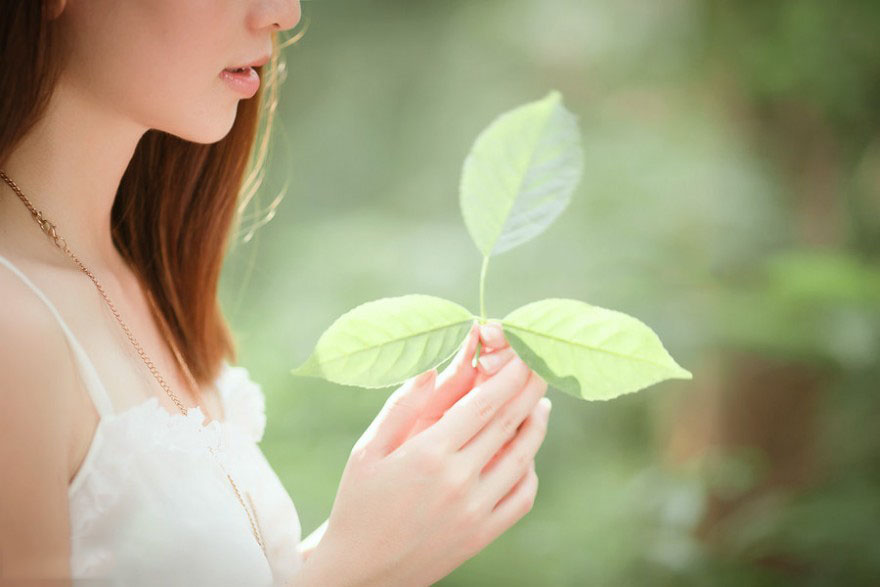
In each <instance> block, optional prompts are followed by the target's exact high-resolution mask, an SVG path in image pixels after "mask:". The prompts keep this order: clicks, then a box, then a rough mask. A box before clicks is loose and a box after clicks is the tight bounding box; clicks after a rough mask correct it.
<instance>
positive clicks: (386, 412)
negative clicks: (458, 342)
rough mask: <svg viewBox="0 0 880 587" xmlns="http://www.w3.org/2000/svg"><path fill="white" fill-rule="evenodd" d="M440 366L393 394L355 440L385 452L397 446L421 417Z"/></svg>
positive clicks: (358, 447)
mask: <svg viewBox="0 0 880 587" xmlns="http://www.w3.org/2000/svg"><path fill="white" fill-rule="evenodd" d="M436 377H437V370H436V369H431V370H429V371H425V372H424V373H422V374H421V375H418V376H417V377H413V378H411V379H408V380H407V381H406V383H404V384H403V385H401V386H400V387H398V388H397V390H396V391H395V392H394V393H392V394H391V396H390V397H389V398H388V400H387V401H386V402H385V405H383V406H382V409H381V410H380V411H379V414H378V415H377V416H376V418H375V419H374V420H373V421H372V423H370V426H369V427H368V428H367V430H366V431H365V432H364V433H363V435H361V437H360V438H359V439H358V441H357V443H356V444H355V450H357V449H361V448H364V449H367V450H369V451H373V452H374V453H375V454H379V455H382V456H385V455H387V454H388V453H389V452H391V451H392V450H394V448H396V446H397V444H399V443H400V440H401V439H402V438H405V437H406V434H407V433H408V432H409V430H410V429H411V428H412V426H413V424H414V423H415V421H416V420H417V419H418V418H419V415H420V414H421V412H422V410H423V409H424V406H425V404H426V403H427V402H428V399H429V398H430V397H431V392H432V391H433V390H434V383H435V381H436Z"/></svg>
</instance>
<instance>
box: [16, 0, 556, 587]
mask: <svg viewBox="0 0 880 587" xmlns="http://www.w3.org/2000/svg"><path fill="white" fill-rule="evenodd" d="M0 2H2V4H0V13H2V14H3V18H2V20H0V48H2V53H0V178H2V180H3V181H0V292H2V294H0V295H2V298H0V299H2V301H3V303H2V304H0V401H2V405H0V430H2V441H0V470H2V471H3V474H2V481H3V482H2V484H0V583H2V582H5V581H13V580H22V579H26V578H33V579H49V578H55V579H66V580H67V581H68V582H69V581H70V580H71V579H73V580H74V581H75V580H77V579H85V578H90V579H92V578H94V579H108V580H110V581H111V584H120V585H138V584H147V585H268V584H276V585H425V584H430V583H432V582H434V581H437V580H439V579H440V578H441V577H443V576H445V575H446V574H448V573H449V572H450V571H452V570H453V569H455V568H456V567H457V566H458V565H460V564H461V563H462V562H463V561H465V560H467V559H468V558H470V557H472V556H473V555H474V554H476V553H477V552H478V551H480V550H481V549H482V548H483V547H485V546H486V545H487V544H489V543H490V542H491V541H493V540H494V539H495V538H496V537H497V536H499V535H500V534H501V533H503V532H504V531H505V530H506V529H507V528H509V527H510V526H511V525H512V524H514V523H515V522H516V521H517V520H518V519H520V518H521V517H522V516H523V515H525V513H526V512H527V511H529V510H530V509H531V506H532V503H533V500H534V498H535V492H536V490H537V477H536V476H535V472H534V460H533V459H534V456H535V454H536V452H537V450H538V447H539V446H540V444H541V442H542V441H543V438H544V433H545V430H546V422H547V413H548V411H549V401H548V400H547V399H546V398H544V399H542V398H543V396H544V395H545V392H546V389H547V385H546V383H545V382H544V381H543V380H542V379H541V378H540V377H539V376H538V375H537V374H535V373H534V372H532V371H531V370H529V369H528V367H527V366H526V365H525V364H524V363H523V362H522V361H521V360H520V359H519V358H517V357H516V356H515V354H514V353H513V351H512V349H511V348H510V347H509V345H507V343H506V341H505V340H504V337H503V334H502V332H501V330H500V328H499V327H498V326H497V325H495V324H488V325H483V326H481V327H477V325H474V327H473V328H472V329H471V332H470V334H469V336H468V340H467V342H466V344H465V345H464V346H463V348H462V350H461V352H460V353H459V354H458V356H457V357H456V358H455V359H454V361H453V362H452V363H451V364H450V366H449V367H448V368H447V369H446V370H445V371H444V372H443V373H441V374H439V375H438V374H437V373H436V371H435V370H433V369H432V370H430V371H428V372H425V373H423V374H422V375H420V376H418V377H415V378H413V379H411V380H409V381H407V382H406V383H405V384H404V385H402V386H401V387H400V388H398V389H397V390H396V391H395V392H394V393H393V394H392V395H391V397H390V398H389V399H388V401H387V402H386V404H385V405H384V407H383V408H382V410H381V411H380V413H379V414H378V416H377V417H376V419H375V420H374V421H373V422H372V423H371V425H370V426H369V428H368V429H367V431H366V432H365V433H364V434H363V435H362V436H361V438H360V439H359V440H358V442H357V443H356V444H355V446H354V448H353V449H352V452H351V456H350V458H349V460H348V463H347V465H346V467H345V470H344V473H343V476H342V479H341V482H340V486H339V489H338V492H337V495H336V498H335V501H334V504H333V508H332V511H331V513H330V516H329V518H328V520H327V521H326V522H325V523H324V524H323V525H322V526H321V527H320V528H319V529H318V530H317V531H315V533H313V534H312V535H311V536H309V537H308V538H307V539H306V540H304V541H301V540H300V539H301V532H300V525H299V520H298V517H297V513H296V509H295V507H294V505H293V502H292V501H291V499H290V496H289V495H288V494H287V493H286V491H285V490H284V488H283V486H282V485H281V483H280V481H279V479H278V477H277V476H276V475H275V473H274V472H273V471H272V469H271V467H270V466H269V464H268V462H267V461H266V459H265V458H264V456H263V453H262V451H261V450H260V448H259V447H258V445H257V443H258V442H259V440H260V439H261V437H262V432H263V427H264V424H265V413H264V402H263V400H264V398H263V395H262V391H261V389H260V387H259V386H258V385H257V384H256V383H254V382H253V381H252V380H251V379H250V378H249V376H248V374H247V371H246V370H245V369H244V368H243V367H236V366H232V363H231V362H234V360H235V349H234V344H233V341H232V339H231V336H230V332H229V330H228V329H227V326H226V324H225V322H224V320H223V317H222V316H221V314H220V309H219V305H218V301H217V297H216V293H217V292H216V289H217V284H218V276H219V273H220V268H221V263H222V260H223V257H224V254H225V252H226V246H227V242H228V235H229V234H230V232H231V228H232V227H233V225H234V224H235V222H236V221H237V220H238V216H237V214H236V211H237V207H238V206H239V203H240V202H239V195H240V194H242V193H245V192H246V188H247V187H248V186H247V185H246V184H248V181H247V180H246V173H247V171H248V170H249V166H250V163H251V161H252V156H254V155H255V151H254V148H253V147H254V144H255V138H256V136H257V135H258V127H259V123H260V122H261V121H262V120H264V115H266V116H268V115H269V113H270V112H271V111H273V110H274V107H272V106H273V105H272V101H271V100H270V101H269V105H264V104H263V102H264V100H263V99H262V98H263V97H264V96H274V95H275V94H274V92H275V90H276V89H277V88H276V87H275V85H276V84H277V82H278V79H279V76H278V75H277V74H278V72H279V69H278V67H279V65H278V61H279V49H280V48H281V47H283V45H282V46H279V44H278V41H277V33H278V32H279V31H281V30H286V29H290V28H292V27H294V26H295V25H296V23H297V22H298V21H299V18H300V6H299V2H298V1H296V0H294V1H280V0H278V1H270V0H89V1H88V2H86V1H83V0H45V1H39V0H0ZM239 68H244V70H243V71H240V72H235V71H233V70H236V69H239ZM251 69H253V71H251ZM267 91H268V92H270V93H269V94H267V93H266V92H267ZM267 120H271V117H269V118H267ZM267 127H268V125H267ZM478 340H481V341H482V344H483V346H484V347H485V348H484V349H483V351H482V356H481V358H480V361H479V365H478V367H476V368H475V367H472V358H473V355H474V353H475V349H476V346H477V342H478Z"/></svg>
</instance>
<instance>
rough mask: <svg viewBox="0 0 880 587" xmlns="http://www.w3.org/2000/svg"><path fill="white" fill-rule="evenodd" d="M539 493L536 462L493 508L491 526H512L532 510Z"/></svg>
mask: <svg viewBox="0 0 880 587" xmlns="http://www.w3.org/2000/svg"><path fill="white" fill-rule="evenodd" d="M537 492H538V475H537V474H536V473H535V461H532V462H531V464H530V465H529V469H528V471H526V473H525V474H524V475H523V476H522V477H521V478H520V479H519V481H517V482H516V484H515V485H514V486H513V487H512V488H511V489H510V491H509V492H508V493H507V495H505V496H504V497H503V498H502V499H501V501H499V502H498V503H497V504H496V505H495V507H494V508H493V510H492V514H490V517H489V519H490V520H491V522H490V523H489V524H490V526H499V525H500V526H501V527H502V528H503V529H507V528H509V527H510V526H512V525H513V524H514V523H515V522H516V521H517V520H519V519H520V518H522V517H523V516H524V515H526V514H527V513H528V512H529V511H530V510H531V509H532V506H533V505H534V503H535V495H536V494H537ZM502 531H503V530H502Z"/></svg>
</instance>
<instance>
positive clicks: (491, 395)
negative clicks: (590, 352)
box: [422, 357, 531, 453]
mask: <svg viewBox="0 0 880 587" xmlns="http://www.w3.org/2000/svg"><path fill="white" fill-rule="evenodd" d="M529 373H531V369H529V367H528V366H527V365H526V364H525V363H524V362H523V361H522V359H520V358H519V357H516V358H514V359H512V360H511V361H509V362H508V363H507V364H506V365H504V366H503V367H502V368H501V370H499V371H498V373H496V374H495V375H493V376H492V377H491V378H489V379H487V380H486V381H484V382H483V383H481V384H480V385H478V386H477V387H474V388H473V389H472V390H471V391H470V392H469V393H466V394H465V395H464V397H462V398H461V399H460V400H458V401H457V402H456V403H455V405H453V406H452V407H451V408H449V410H447V411H446V413H445V414H444V415H443V417H442V418H440V420H438V421H437V423H436V424H434V425H433V426H431V427H430V428H428V429H427V430H425V431H424V432H423V433H422V436H423V437H424V438H425V441H426V442H430V443H431V444H433V445H435V446H439V447H442V449H443V450H446V451H447V452H449V453H452V452H455V451H457V450H458V449H459V448H461V446H462V445H463V444H464V443H465V442H467V441H468V440H470V439H471V438H472V437H473V436H474V435H475V434H476V433H477V432H479V431H480V430H481V429H482V428H483V427H484V426H485V425H486V424H487V423H488V422H490V421H491V420H492V418H494V417H495V414H496V412H497V411H498V410H499V409H500V408H501V406H503V405H504V404H505V403H507V401H508V400H509V399H510V398H512V397H513V396H514V395H516V394H517V393H519V391H520V390H521V389H522V386H523V384H524V383H525V382H526V379H527V378H528V376H529Z"/></svg>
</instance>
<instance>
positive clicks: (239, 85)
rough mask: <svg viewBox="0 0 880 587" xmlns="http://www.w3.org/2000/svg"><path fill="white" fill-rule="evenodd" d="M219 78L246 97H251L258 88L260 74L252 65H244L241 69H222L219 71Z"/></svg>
mask: <svg viewBox="0 0 880 587" xmlns="http://www.w3.org/2000/svg"><path fill="white" fill-rule="evenodd" d="M220 78H221V79H222V80H223V81H225V82H226V85H228V86H229V87H230V88H232V89H233V90H234V91H236V92H238V93H240V94H242V95H244V96H245V97H246V98H252V97H253V96H254V94H256V93H257V90H259V89H260V76H259V75H258V74H257V71H256V70H255V69H254V68H253V67H245V68H244V69H243V70H242V71H233V70H232V69H224V70H223V71H221V72H220Z"/></svg>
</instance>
